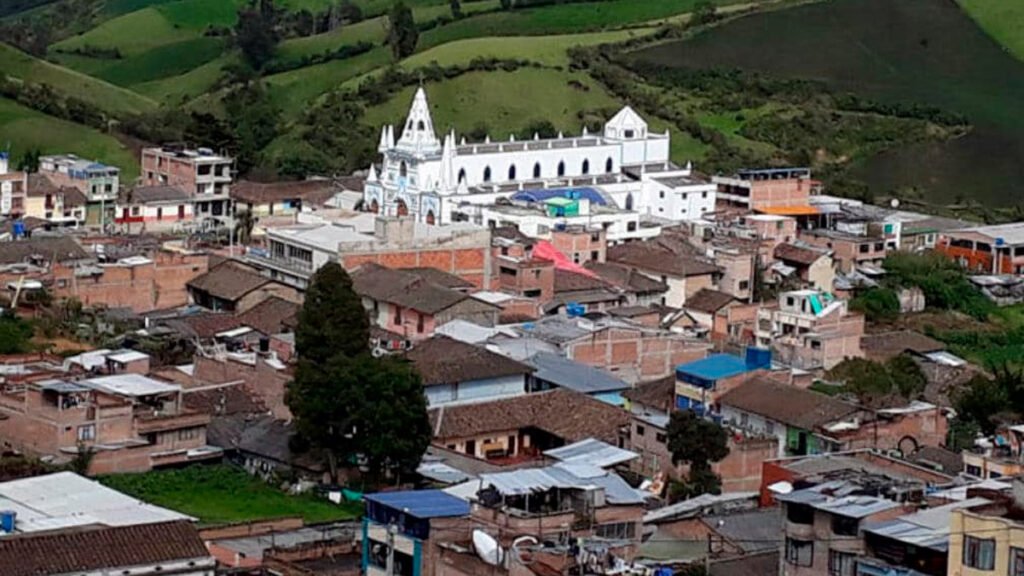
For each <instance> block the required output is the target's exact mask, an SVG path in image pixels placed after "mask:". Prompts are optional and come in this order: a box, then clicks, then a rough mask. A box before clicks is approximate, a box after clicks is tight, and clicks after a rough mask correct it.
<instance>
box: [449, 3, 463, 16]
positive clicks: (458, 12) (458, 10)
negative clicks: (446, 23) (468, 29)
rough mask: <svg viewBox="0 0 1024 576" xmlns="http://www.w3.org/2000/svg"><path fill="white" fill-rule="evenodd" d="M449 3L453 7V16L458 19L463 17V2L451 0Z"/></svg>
mask: <svg viewBox="0 0 1024 576" xmlns="http://www.w3.org/2000/svg"><path fill="white" fill-rule="evenodd" d="M448 5H449V6H451V9H452V18H454V19H456V20H458V19H460V18H462V3H461V2H459V0H451V1H450V2H449V3H448Z"/></svg>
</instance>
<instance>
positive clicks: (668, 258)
mask: <svg viewBox="0 0 1024 576" xmlns="http://www.w3.org/2000/svg"><path fill="white" fill-rule="evenodd" d="M608 261H609V262H612V263H615V264H619V265H622V266H627V267H629V268H632V269H634V270H636V271H637V272H639V273H641V274H643V275H644V276H647V277H648V278H651V279H653V280H656V281H659V282H661V283H662V284H665V285H667V286H668V291H667V292H666V293H665V296H664V299H663V301H662V302H661V304H663V305H666V306H671V307H673V308H682V307H683V305H684V304H685V303H686V299H687V298H689V297H691V296H693V295H694V294H696V293H697V292H699V291H700V290H702V289H705V288H715V287H716V285H717V281H718V278H719V277H720V276H721V272H722V270H721V268H720V267H718V266H716V265H715V264H714V263H712V262H710V261H708V260H706V259H704V258H700V257H697V256H695V255H693V254H687V253H681V252H678V251H672V250H670V249H667V248H664V247H661V246H658V245H656V244H653V243H645V242H631V243H629V244H622V245H619V246H614V247H612V248H610V249H609V250H608Z"/></svg>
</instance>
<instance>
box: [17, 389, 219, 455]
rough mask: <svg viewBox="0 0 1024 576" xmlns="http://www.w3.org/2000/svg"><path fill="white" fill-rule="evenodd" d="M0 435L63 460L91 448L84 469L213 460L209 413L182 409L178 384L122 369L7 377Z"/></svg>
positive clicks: (23, 448) (20, 446) (27, 449)
mask: <svg viewBox="0 0 1024 576" xmlns="http://www.w3.org/2000/svg"><path fill="white" fill-rule="evenodd" d="M0 414H2V415H3V416H4V418H3V419H0V440H2V441H3V443H4V444H5V445H6V446H7V447H9V448H11V449H17V450H21V451H24V452H27V453H30V454H36V455H40V456H43V455H45V456H52V457H55V458H56V459H58V460H63V461H67V460H69V459H71V458H72V457H73V456H74V455H75V454H76V453H77V451H78V447H79V446H80V445H85V446H87V447H90V448H91V449H93V450H94V455H93V457H92V460H91V461H90V466H89V472H90V473H91V474H111V473H118V472H144V471H147V470H151V469H153V468H158V467H163V466H173V465H180V464H185V463H189V462H196V461H202V460H210V459H219V458H220V456H221V451H220V449H218V448H213V447H211V446H207V444H206V426H207V424H208V423H209V421H210V417H209V416H208V415H206V414H198V413H193V412H190V411H188V410H186V409H184V408H183V405H182V390H181V387H180V386H177V385H173V384H168V383H165V382H161V381H158V380H154V379H152V378H148V377H146V376H142V375H139V374H131V373H123V374H113V375H107V376H98V377H94V378H88V379H84V380H67V379H49V380H39V381H30V382H12V381H7V382H5V383H4V384H3V387H2V389H0Z"/></svg>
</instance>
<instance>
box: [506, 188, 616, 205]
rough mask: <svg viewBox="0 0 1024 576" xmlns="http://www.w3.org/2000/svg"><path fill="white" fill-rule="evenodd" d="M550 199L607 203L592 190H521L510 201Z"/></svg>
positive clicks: (541, 200) (598, 193)
mask: <svg viewBox="0 0 1024 576" xmlns="http://www.w3.org/2000/svg"><path fill="white" fill-rule="evenodd" d="M551 198H572V199H574V200H578V199H580V198H585V199H587V200H590V202H591V204H600V205H602V206H604V205H606V204H607V202H606V201H605V199H604V196H602V195H601V193H600V192H598V191H597V190H595V189H593V188H589V187H582V188H537V189H535V190H523V191H522V192H516V193H515V194H513V195H512V200H518V201H520V202H543V201H545V200H548V199H551Z"/></svg>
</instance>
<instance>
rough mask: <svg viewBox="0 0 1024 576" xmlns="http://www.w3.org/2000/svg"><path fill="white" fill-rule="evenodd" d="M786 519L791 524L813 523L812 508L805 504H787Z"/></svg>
mask: <svg viewBox="0 0 1024 576" xmlns="http://www.w3.org/2000/svg"><path fill="white" fill-rule="evenodd" d="M786 520H788V521H789V522H790V523H791V524H813V523H814V508H811V507H810V506H808V505H807V504H787V505H786Z"/></svg>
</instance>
